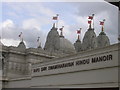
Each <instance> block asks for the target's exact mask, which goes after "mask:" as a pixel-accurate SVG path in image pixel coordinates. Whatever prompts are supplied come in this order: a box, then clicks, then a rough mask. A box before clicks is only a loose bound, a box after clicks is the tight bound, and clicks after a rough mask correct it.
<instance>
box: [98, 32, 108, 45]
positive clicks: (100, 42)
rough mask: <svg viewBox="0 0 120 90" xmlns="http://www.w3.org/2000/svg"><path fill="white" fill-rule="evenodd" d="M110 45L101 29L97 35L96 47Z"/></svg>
mask: <svg viewBox="0 0 120 90" xmlns="http://www.w3.org/2000/svg"><path fill="white" fill-rule="evenodd" d="M108 45H110V40H109V38H108V36H106V34H105V33H104V32H103V31H102V32H101V33H100V34H99V36H98V37H97V46H98V47H105V46H108Z"/></svg>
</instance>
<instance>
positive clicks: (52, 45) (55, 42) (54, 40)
mask: <svg viewBox="0 0 120 90" xmlns="http://www.w3.org/2000/svg"><path fill="white" fill-rule="evenodd" d="M59 42H60V39H59V33H58V31H57V28H55V24H54V25H53V27H52V29H51V31H50V32H49V33H48V35H47V40H46V43H45V47H44V50H47V51H49V52H54V51H58V49H59Z"/></svg>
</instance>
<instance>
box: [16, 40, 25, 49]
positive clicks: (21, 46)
mask: <svg viewBox="0 0 120 90" xmlns="http://www.w3.org/2000/svg"><path fill="white" fill-rule="evenodd" d="M18 48H21V49H26V46H25V44H24V42H23V41H21V42H20V43H19V45H18Z"/></svg>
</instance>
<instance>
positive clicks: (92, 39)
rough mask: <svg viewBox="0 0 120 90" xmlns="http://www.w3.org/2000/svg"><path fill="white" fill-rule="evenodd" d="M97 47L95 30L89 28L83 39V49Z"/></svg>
mask: <svg viewBox="0 0 120 90" xmlns="http://www.w3.org/2000/svg"><path fill="white" fill-rule="evenodd" d="M96 47H97V41H96V34H95V32H94V29H92V28H89V29H88V31H87V32H86V33H85V36H84V38H83V43H82V49H83V50H88V49H94V48H96Z"/></svg>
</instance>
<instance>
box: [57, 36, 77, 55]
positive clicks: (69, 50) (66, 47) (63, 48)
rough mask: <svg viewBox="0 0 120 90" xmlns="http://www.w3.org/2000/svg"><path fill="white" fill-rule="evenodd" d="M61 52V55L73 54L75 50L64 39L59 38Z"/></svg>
mask: <svg viewBox="0 0 120 90" xmlns="http://www.w3.org/2000/svg"><path fill="white" fill-rule="evenodd" d="M59 50H60V51H61V52H63V53H67V54H69V53H75V48H74V46H73V44H72V43H71V42H70V41H69V40H67V39H65V38H64V37H60V49H59Z"/></svg>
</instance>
